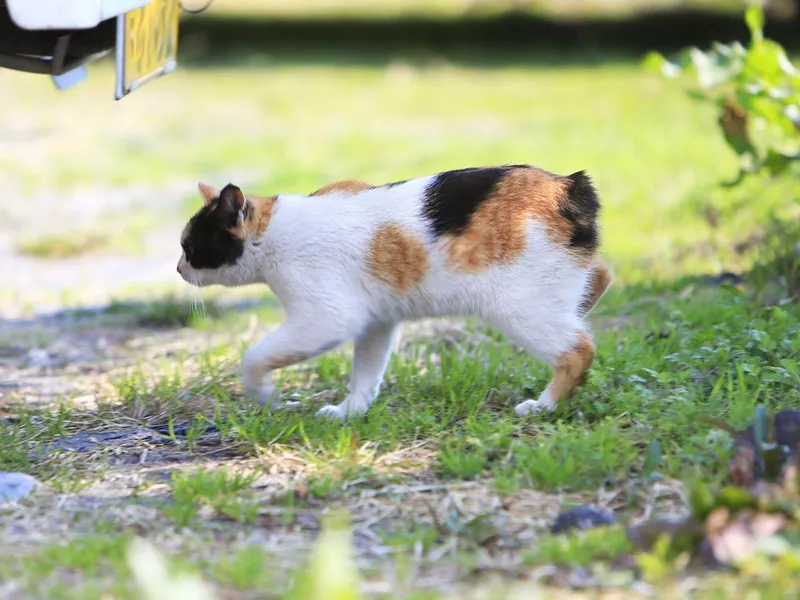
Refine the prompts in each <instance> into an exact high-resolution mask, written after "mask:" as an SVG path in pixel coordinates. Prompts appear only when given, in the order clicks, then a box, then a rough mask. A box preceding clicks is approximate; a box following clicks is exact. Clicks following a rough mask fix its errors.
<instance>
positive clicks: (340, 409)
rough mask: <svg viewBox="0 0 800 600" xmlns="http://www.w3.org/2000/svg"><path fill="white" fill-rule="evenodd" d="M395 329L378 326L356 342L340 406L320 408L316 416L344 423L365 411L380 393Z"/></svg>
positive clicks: (330, 405) (390, 353) (392, 324)
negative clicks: (351, 365)
mask: <svg viewBox="0 0 800 600" xmlns="http://www.w3.org/2000/svg"><path fill="white" fill-rule="evenodd" d="M397 329H398V328H397V326H396V324H394V323H381V324H378V325H374V326H372V327H371V328H370V329H368V330H367V331H366V332H365V333H363V334H362V335H361V336H359V337H358V338H357V339H356V342H355V348H354V349H353V372H352V373H351V374H350V386H349V391H348V394H347V398H345V400H344V402H342V403H341V404H338V405H334V404H328V405H327V406H323V407H322V408H321V409H320V410H319V411H318V412H317V416H318V417H325V418H328V419H337V420H341V421H344V420H346V419H347V418H348V417H352V416H354V415H361V414H364V413H365V412H367V410H368V409H369V407H370V405H371V404H372V402H373V401H374V400H375V398H376V397H377V395H378V391H379V390H380V386H381V381H382V380H383V374H384V372H385V371H386V366H387V365H388V364H389V358H390V357H391V355H392V348H393V346H394V342H395V339H396V334H397Z"/></svg>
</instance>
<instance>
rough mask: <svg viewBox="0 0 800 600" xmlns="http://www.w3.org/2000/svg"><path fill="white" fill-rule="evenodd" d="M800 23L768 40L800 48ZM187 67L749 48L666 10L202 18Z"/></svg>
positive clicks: (740, 27)
mask: <svg viewBox="0 0 800 600" xmlns="http://www.w3.org/2000/svg"><path fill="white" fill-rule="evenodd" d="M799 28H800V15H798V16H795V17H794V18H792V19H788V20H783V21H777V20H774V21H770V22H768V23H767V27H766V30H765V34H766V35H767V36H769V37H771V38H772V39H775V40H777V41H779V42H780V43H782V44H784V45H786V46H787V48H788V49H790V50H795V51H797V50H800V36H798V35H797V31H798V29H799ZM181 38H182V39H181V53H180V57H179V60H180V63H181V66H182V67H185V68H215V67H220V68H222V67H229V66H231V65H236V66H241V67H247V66H252V67H258V68H263V67H264V66H265V65H270V64H276V65H285V66H290V65H295V64H319V65H337V66H348V65H349V66H380V65H385V64H387V63H390V62H392V61H393V60H396V59H399V58H402V59H404V60H408V61H412V62H413V61H423V62H424V61H426V60H431V59H439V60H442V59H444V60H447V61H448V62H451V63H454V64H463V65H469V66H473V67H491V66H499V65H524V66H537V67H563V66H568V65H580V66H591V65H596V64H603V63H608V62H624V61H632V60H637V59H638V58H640V57H641V55H642V54H643V53H645V52H647V51H648V50H652V49H656V50H659V51H661V52H672V51H676V50H679V49H681V48H683V47H685V46H689V45H698V46H701V47H705V46H708V45H710V43H711V42H712V41H714V40H719V41H731V40H734V39H738V40H747V39H748V38H749V34H748V32H747V29H746V27H745V24H744V21H743V19H742V16H741V15H740V14H738V13H735V14H731V15H727V14H720V13H714V12H703V11H681V12H676V11H661V12H653V13H649V14H640V15H635V16H631V17H628V18H616V19H608V18H606V19H603V18H577V19H571V20H563V19H555V18H553V17H545V16H540V15H533V14H529V13H523V12H507V13H504V14H499V15H492V16H471V15H465V16H462V17H458V18H435V17H424V16H419V17H416V16H408V17H399V18H391V19H390V18H371V19H368V18H340V17H337V18H331V19H320V18H307V19H302V18H275V17H267V18H265V17H258V16H253V17H246V16H218V15H197V16H189V17H186V18H184V19H183V21H182V23H181Z"/></svg>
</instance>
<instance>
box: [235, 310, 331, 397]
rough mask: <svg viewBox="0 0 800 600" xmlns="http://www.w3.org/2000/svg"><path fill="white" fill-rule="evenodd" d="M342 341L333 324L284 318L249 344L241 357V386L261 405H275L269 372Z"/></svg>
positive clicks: (325, 349)
mask: <svg viewBox="0 0 800 600" xmlns="http://www.w3.org/2000/svg"><path fill="white" fill-rule="evenodd" d="M344 341H345V335H344V334H343V332H341V331H339V330H338V329H337V328H334V327H324V326H320V325H319V323H317V322H315V323H307V322H296V321H287V322H285V323H283V324H282V325H281V326H280V327H278V328H277V329H275V330H274V331H271V332H269V333H267V334H266V335H265V336H264V337H262V338H261V339H260V340H259V341H257V342H256V343H254V344H253V345H252V346H250V347H249V348H248V349H247V350H246V351H245V353H244V359H243V361H242V386H243V387H244V390H245V393H246V394H247V395H248V396H250V397H251V398H255V399H257V400H258V403H259V404H260V405H261V406H269V407H271V408H276V407H277V406H278V405H279V404H280V393H279V392H278V390H277V389H276V387H275V385H274V384H273V383H272V372H273V371H275V370H276V369H281V368H284V367H288V366H291V365H293V364H296V363H299V362H302V361H304V360H307V359H309V358H313V357H315V356H318V355H320V354H323V353H324V352H327V351H328V350H332V349H333V348H335V347H336V346H339V345H340V344H342V343H343V342H344Z"/></svg>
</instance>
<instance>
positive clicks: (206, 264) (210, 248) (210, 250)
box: [181, 199, 244, 269]
mask: <svg viewBox="0 0 800 600" xmlns="http://www.w3.org/2000/svg"><path fill="white" fill-rule="evenodd" d="M238 218H239V217H238V211H234V210H232V207H231V206H230V205H229V204H227V203H224V202H221V201H220V200H219V199H215V200H214V201H212V202H211V203H209V204H207V205H206V206H204V207H203V208H202V209H200V211H198V213H197V214H196V215H194V216H193V217H192V218H191V220H190V221H189V225H188V226H187V230H186V237H185V238H184V240H183V242H182V243H181V246H182V247H183V251H184V252H185V253H186V260H187V261H188V262H189V264H190V265H192V266H193V267H194V268H195V269H218V268H220V267H222V266H226V265H233V264H235V263H236V261H237V260H239V257H240V256H241V255H242V253H243V252H244V240H242V239H241V238H239V237H237V236H235V235H234V234H232V233H231V232H230V231H229V229H231V228H232V227H235V226H236V223H237V220H238Z"/></svg>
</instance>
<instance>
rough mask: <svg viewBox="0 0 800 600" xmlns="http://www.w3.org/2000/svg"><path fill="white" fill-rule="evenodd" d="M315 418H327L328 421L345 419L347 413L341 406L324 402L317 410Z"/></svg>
mask: <svg viewBox="0 0 800 600" xmlns="http://www.w3.org/2000/svg"><path fill="white" fill-rule="evenodd" d="M316 416H317V418H320V419H328V420H329V421H344V420H346V419H347V413H346V412H345V410H344V409H343V408H342V407H341V406H336V405H334V404H326V405H325V406H323V407H322V408H320V409H319V410H318V411H317V414H316Z"/></svg>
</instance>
